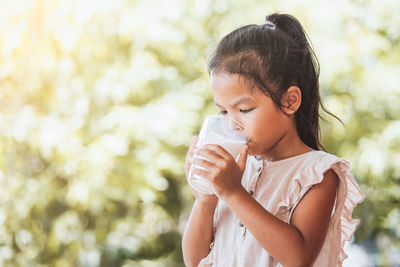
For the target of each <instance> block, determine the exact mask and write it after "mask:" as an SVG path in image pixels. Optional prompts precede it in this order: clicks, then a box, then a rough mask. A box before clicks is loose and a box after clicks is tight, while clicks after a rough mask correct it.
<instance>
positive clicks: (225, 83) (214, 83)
mask: <svg viewBox="0 0 400 267" xmlns="http://www.w3.org/2000/svg"><path fill="white" fill-rule="evenodd" d="M210 87H211V91H212V93H213V95H214V99H215V102H217V103H220V102H221V103H222V102H227V101H228V102H230V101H232V100H234V99H235V98H238V97H244V96H246V97H247V98H249V99H250V100H256V99H257V97H259V95H263V94H262V93H261V92H260V90H258V89H257V88H255V87H254V86H253V84H252V82H251V81H249V80H248V79H246V78H244V77H243V76H240V75H238V74H230V73H226V72H217V73H213V74H212V75H211V77H210Z"/></svg>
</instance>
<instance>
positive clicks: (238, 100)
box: [214, 96, 253, 108]
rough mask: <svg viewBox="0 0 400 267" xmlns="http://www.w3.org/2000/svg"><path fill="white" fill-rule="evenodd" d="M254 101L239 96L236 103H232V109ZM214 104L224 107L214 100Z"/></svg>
mask: <svg viewBox="0 0 400 267" xmlns="http://www.w3.org/2000/svg"><path fill="white" fill-rule="evenodd" d="M250 100H253V99H252V98H251V97H248V96H239V97H238V98H236V99H235V100H234V101H232V104H231V107H232V108H234V107H236V106H237V105H239V104H242V103H244V102H247V101H250ZM214 104H215V105H217V106H218V107H220V108H222V106H220V105H219V104H218V103H217V102H215V100H214Z"/></svg>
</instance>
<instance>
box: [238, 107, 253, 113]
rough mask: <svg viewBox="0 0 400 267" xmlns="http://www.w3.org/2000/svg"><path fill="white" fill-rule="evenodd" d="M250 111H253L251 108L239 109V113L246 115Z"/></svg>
mask: <svg viewBox="0 0 400 267" xmlns="http://www.w3.org/2000/svg"><path fill="white" fill-rule="evenodd" d="M252 110H253V108H251V109H241V110H240V112H242V113H248V112H250V111H252Z"/></svg>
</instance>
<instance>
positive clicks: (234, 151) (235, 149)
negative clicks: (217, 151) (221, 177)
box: [218, 141, 246, 160]
mask: <svg viewBox="0 0 400 267" xmlns="http://www.w3.org/2000/svg"><path fill="white" fill-rule="evenodd" d="M245 144H246V141H236V142H226V143H220V144H218V145H220V146H222V147H223V148H224V149H225V150H226V151H228V152H229V154H231V155H232V157H233V158H234V159H235V160H236V159H237V157H238V156H239V152H240V149H241V148H242V147H243V146H244V145H245Z"/></svg>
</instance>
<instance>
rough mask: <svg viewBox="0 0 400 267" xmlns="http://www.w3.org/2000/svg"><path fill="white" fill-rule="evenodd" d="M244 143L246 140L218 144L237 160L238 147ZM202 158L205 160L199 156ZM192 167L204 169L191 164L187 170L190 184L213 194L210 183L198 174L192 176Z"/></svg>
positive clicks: (202, 191) (205, 192) (203, 191)
mask: <svg viewBox="0 0 400 267" xmlns="http://www.w3.org/2000/svg"><path fill="white" fill-rule="evenodd" d="M245 144H246V141H236V142H235V141H233V142H224V143H219V144H218V145H220V146H221V147H223V148H224V149H225V150H226V151H227V152H228V153H229V154H231V155H232V157H233V158H234V159H235V160H237V159H238V156H239V152H240V149H241V148H242V147H243V145H245ZM199 158H202V159H205V160H207V159H206V158H204V157H199ZM192 168H199V169H203V170H206V169H204V168H202V167H200V166H197V165H194V164H193V165H192V166H191V168H190V171H189V177H191V179H190V180H189V183H190V185H191V186H192V187H193V188H195V189H196V190H198V191H199V192H201V193H204V194H214V190H213V188H212V186H211V184H210V183H209V182H208V181H207V180H206V179H205V178H203V177H201V176H198V175H196V174H193V176H192Z"/></svg>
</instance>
